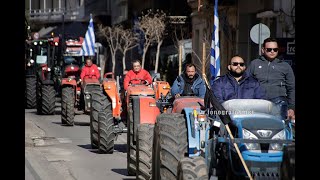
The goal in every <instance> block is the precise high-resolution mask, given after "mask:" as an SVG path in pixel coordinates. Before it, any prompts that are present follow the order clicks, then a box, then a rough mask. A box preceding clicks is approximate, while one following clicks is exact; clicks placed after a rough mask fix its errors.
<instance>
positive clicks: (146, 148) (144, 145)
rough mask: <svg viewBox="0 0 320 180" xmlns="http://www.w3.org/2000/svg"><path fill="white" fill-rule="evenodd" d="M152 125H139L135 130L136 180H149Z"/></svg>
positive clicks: (150, 172)
mask: <svg viewBox="0 0 320 180" xmlns="http://www.w3.org/2000/svg"><path fill="white" fill-rule="evenodd" d="M153 131H154V124H140V125H139V126H138V130H137V138H136V139H137V164H136V167H137V172H136V179H139V180H151V175H152V142H153Z"/></svg>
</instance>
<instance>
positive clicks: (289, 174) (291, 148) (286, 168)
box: [281, 144, 296, 179]
mask: <svg viewBox="0 0 320 180" xmlns="http://www.w3.org/2000/svg"><path fill="white" fill-rule="evenodd" d="M295 152H296V150H295V144H291V145H287V146H285V147H284V149H283V160H282V163H281V179H295V164H296V163H295V161H296V153H295Z"/></svg>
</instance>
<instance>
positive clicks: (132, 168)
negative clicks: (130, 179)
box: [127, 103, 137, 176]
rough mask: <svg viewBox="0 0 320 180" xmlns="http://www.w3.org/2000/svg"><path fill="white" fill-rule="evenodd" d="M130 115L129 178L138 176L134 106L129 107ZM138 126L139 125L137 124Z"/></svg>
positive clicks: (128, 143) (128, 144)
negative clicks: (134, 135) (134, 134)
mask: <svg viewBox="0 0 320 180" xmlns="http://www.w3.org/2000/svg"><path fill="white" fill-rule="evenodd" d="M128 115H129V116H130V117H129V118H128V119H127V121H130V122H127V126H128V132H127V170H128V175H129V176H134V175H136V170H137V167H136V158H137V157H136V148H137V147H136V144H135V143H134V142H133V109H132V104H131V103H130V105H129V112H128ZM136 126H137V124H136Z"/></svg>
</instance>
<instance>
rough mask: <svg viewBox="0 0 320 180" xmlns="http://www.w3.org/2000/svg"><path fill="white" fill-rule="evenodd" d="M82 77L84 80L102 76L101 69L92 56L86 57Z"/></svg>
mask: <svg viewBox="0 0 320 180" xmlns="http://www.w3.org/2000/svg"><path fill="white" fill-rule="evenodd" d="M80 78H81V80H84V78H93V79H99V78H100V72H99V69H98V67H97V66H96V65H95V64H92V60H91V59H90V58H88V59H86V64H85V66H83V67H82V70H81V74H80Z"/></svg>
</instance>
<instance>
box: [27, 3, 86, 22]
mask: <svg viewBox="0 0 320 180" xmlns="http://www.w3.org/2000/svg"><path fill="white" fill-rule="evenodd" d="M26 14H28V15H29V17H30V21H33V22H40V23H41V22H42V23H55V22H62V20H63V14H64V21H65V22H68V21H77V20H79V21H81V20H82V18H83V17H84V7H83V6H79V7H75V8H73V9H68V10H67V11H65V10H64V8H54V9H33V10H28V11H26Z"/></svg>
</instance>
